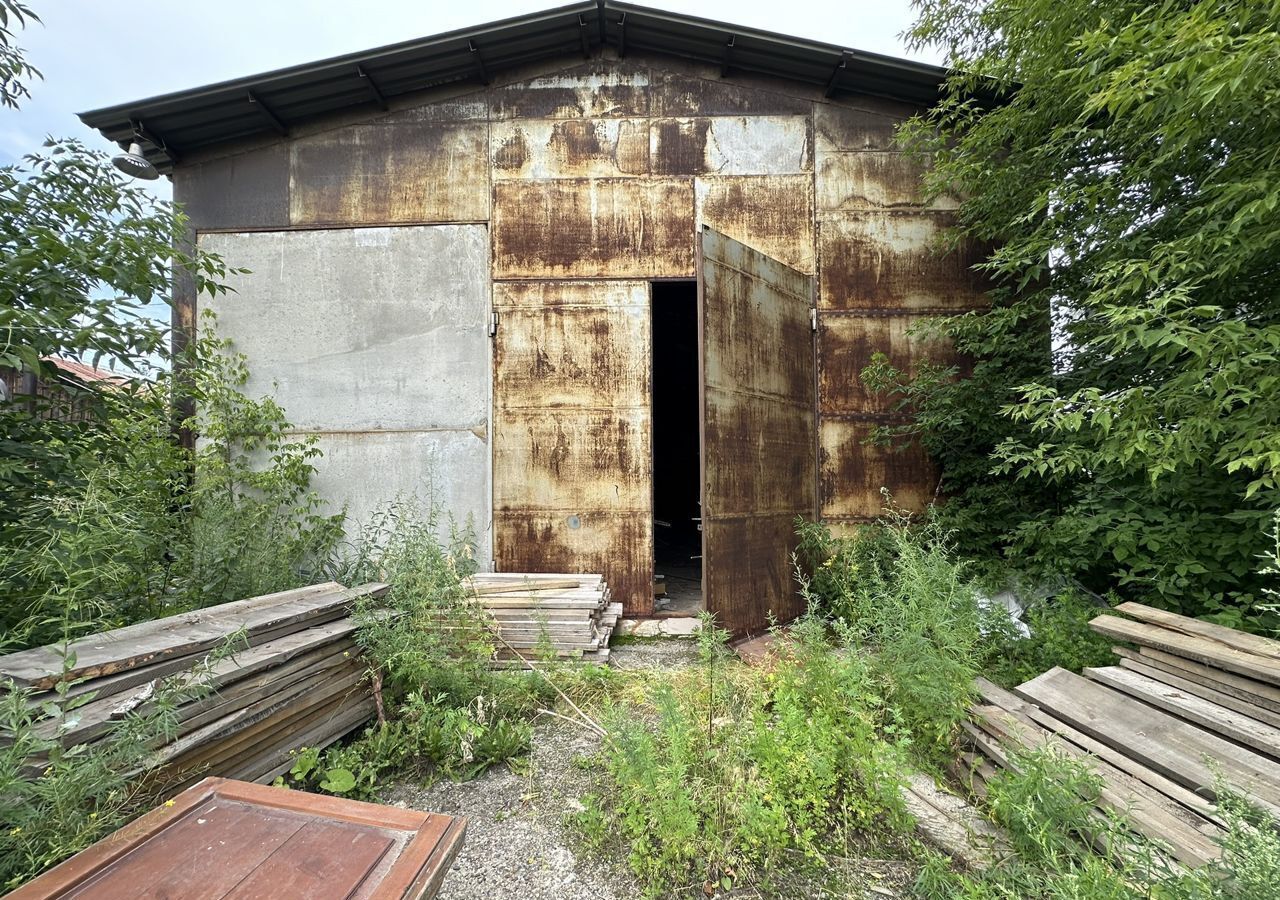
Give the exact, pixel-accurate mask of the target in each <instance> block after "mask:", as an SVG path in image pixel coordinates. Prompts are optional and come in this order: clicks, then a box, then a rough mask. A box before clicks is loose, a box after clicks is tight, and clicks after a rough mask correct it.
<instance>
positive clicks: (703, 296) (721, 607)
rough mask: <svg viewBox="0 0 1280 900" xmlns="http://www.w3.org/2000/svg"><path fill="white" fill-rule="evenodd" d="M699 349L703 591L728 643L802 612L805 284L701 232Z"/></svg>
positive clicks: (809, 504) (809, 434)
mask: <svg viewBox="0 0 1280 900" xmlns="http://www.w3.org/2000/svg"><path fill="white" fill-rule="evenodd" d="M698 291H699V306H700V313H701V315H700V329H701V341H702V354H703V360H702V382H703V384H702V391H703V399H702V461H703V479H702V490H703V496H702V526H703V537H702V542H703V591H704V597H705V602H706V608H707V610H708V611H709V612H711V613H713V614H714V615H715V617H716V621H717V623H718V624H719V625H720V626H721V627H723V628H728V629H729V630H730V631H732V632H734V633H735V634H743V633H746V632H755V631H760V630H762V629H763V628H764V627H765V626H766V625H767V624H768V621H769V618H770V617H771V616H772V617H775V618H777V619H778V620H779V621H786V620H787V619H790V618H793V617H794V616H796V615H798V614H799V613H800V612H801V611H802V608H803V604H802V601H801V600H800V598H799V595H798V594H797V591H796V585H795V580H794V578H793V577H792V564H791V554H792V551H793V550H794V549H795V546H796V536H795V519H796V516H804V517H806V518H813V517H814V516H815V514H816V511H817V510H816V507H817V476H816V471H815V463H814V446H815V429H816V425H815V418H816V415H815V400H814V390H815V388H814V339H813V327H812V312H811V310H812V309H813V279H812V278H811V277H810V276H808V275H805V274H803V273H802V272H797V271H796V270H795V269H792V268H790V267H788V266H786V265H784V264H783V263H781V262H778V261H777V260H776V259H771V258H770V257H768V256H765V255H764V254H763V253H760V252H759V251H758V250H753V249H752V248H750V247H748V246H746V245H745V244H742V243H740V242H738V241H735V240H733V239H732V238H728V237H726V236H725V235H723V234H720V233H719V232H717V231H714V230H712V229H710V228H707V227H705V226H703V227H702V229H701V230H700V232H699V235H698Z"/></svg>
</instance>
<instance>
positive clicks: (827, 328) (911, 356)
mask: <svg viewBox="0 0 1280 900" xmlns="http://www.w3.org/2000/svg"><path fill="white" fill-rule="evenodd" d="M919 321H920V317H919V316H912V315H880V316H863V315H856V314H847V313H836V312H830V311H828V312H825V313H823V314H822V316H821V317H820V321H819V326H818V358H819V360H820V363H819V367H818V410H819V412H820V413H821V414H822V415H823V416H831V415H842V414H845V413H863V414H869V415H873V416H876V417H883V416H884V415H886V414H888V413H890V412H892V411H893V407H894V406H895V405H896V400H897V398H895V397H886V396H883V395H881V394H873V393H871V392H870V391H868V390H867V389H866V387H865V386H864V385H863V383H862V370H863V369H865V368H866V367H867V366H868V365H870V364H871V357H872V355H873V354H875V353H883V354H885V356H887V357H888V359H889V364H890V365H892V366H894V367H895V368H897V369H898V370H899V371H902V372H905V373H906V374H907V375H908V376H914V375H916V374H917V373H918V372H919V369H920V366H921V364H922V363H925V362H930V363H933V364H936V365H950V364H952V363H959V362H960V360H959V359H958V357H957V356H956V354H955V351H954V350H953V349H952V347H951V345H950V344H949V343H948V342H946V341H943V340H938V339H926V338H924V337H922V336H919V335H913V334H911V333H910V332H911V329H912V327H913V326H914V325H916V324H917V323H918V322H919Z"/></svg>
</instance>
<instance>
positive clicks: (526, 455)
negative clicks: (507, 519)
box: [493, 407, 653, 515]
mask: <svg viewBox="0 0 1280 900" xmlns="http://www.w3.org/2000/svg"><path fill="white" fill-rule="evenodd" d="M650 431H651V429H650V424H649V411H648V409H643V408H642V409H636V408H621V409H581V408H579V409H574V408H571V407H559V408H556V409H553V410H549V409H544V408H535V409H519V410H517V409H511V408H506V407H500V408H499V410H498V411H497V412H496V413H495V421H494V436H493V439H494V455H495V459H496V461H497V462H496V464H495V470H496V472H495V480H494V489H493V503H494V507H495V508H496V509H498V510H500V511H503V512H511V511H513V510H516V509H525V510H539V511H552V510H554V511H558V512H563V513H565V514H566V515H571V514H579V515H580V514H581V513H582V512H584V511H594V512H602V511H608V512H621V511H624V510H632V511H640V510H645V509H648V508H649V494H650V486H649V477H650V474H651V472H652V468H653V467H652V463H651V460H650V458H649V434H650Z"/></svg>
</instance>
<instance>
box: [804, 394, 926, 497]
mask: <svg viewBox="0 0 1280 900" xmlns="http://www.w3.org/2000/svg"><path fill="white" fill-rule="evenodd" d="M874 427H875V426H874V424H872V423H870V422H859V421H851V420H845V419H823V420H822V424H821V426H820V428H819V441H820V450H819V454H818V471H819V491H820V496H821V498H822V516H823V518H824V519H825V518H831V519H835V520H841V519H857V520H870V519H873V518H875V517H877V516H879V515H880V514H881V513H882V512H883V510H884V497H883V495H882V494H881V488H887V489H888V490H889V492H890V494H891V495H892V496H893V500H894V502H895V503H896V504H897V505H898V506H900V507H902V508H903V509H905V510H908V511H911V512H919V511H921V510H923V509H924V508H925V507H926V506H928V504H929V503H930V502H931V501H932V500H933V496H934V488H935V485H936V484H937V470H936V468H935V466H934V465H933V463H932V462H931V461H930V460H929V457H928V455H927V454H926V453H925V452H924V450H923V449H922V448H921V447H920V446H919V445H918V444H905V445H901V446H898V447H879V446H874V445H869V444H867V443H866V441H867V439H868V438H869V437H870V436H871V432H872V429H873V428H874Z"/></svg>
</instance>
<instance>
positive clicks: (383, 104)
mask: <svg viewBox="0 0 1280 900" xmlns="http://www.w3.org/2000/svg"><path fill="white" fill-rule="evenodd" d="M356 75H357V76H359V77H360V78H363V79H364V83H365V85H366V86H367V87H368V88H369V93H371V94H373V99H374V100H377V101H378V106H379V107H380V108H381V109H382V111H383V112H386V111H387V110H388V109H390V106H388V104H387V98H386V97H384V96H383V95H382V88H380V87H378V82H376V81H374V80H373V76H372V75H370V74H369V73H368V72H366V71H365V70H364V66H356Z"/></svg>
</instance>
